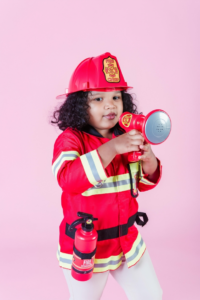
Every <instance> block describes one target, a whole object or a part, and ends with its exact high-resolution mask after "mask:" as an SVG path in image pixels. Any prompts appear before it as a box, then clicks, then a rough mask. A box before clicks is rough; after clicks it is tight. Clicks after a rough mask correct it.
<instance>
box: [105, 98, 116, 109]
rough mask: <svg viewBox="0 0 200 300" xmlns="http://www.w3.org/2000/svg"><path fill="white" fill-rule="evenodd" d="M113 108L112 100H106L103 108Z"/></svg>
mask: <svg viewBox="0 0 200 300" xmlns="http://www.w3.org/2000/svg"><path fill="white" fill-rule="evenodd" d="M113 107H115V101H114V99H113V98H109V99H106V103H105V108H113Z"/></svg>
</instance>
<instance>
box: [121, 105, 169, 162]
mask: <svg viewBox="0 0 200 300" xmlns="http://www.w3.org/2000/svg"><path fill="white" fill-rule="evenodd" d="M119 125H120V126H121V127H122V128H123V129H124V130H125V131H126V132H129V131H130V130H132V129H136V130H138V131H140V132H141V133H142V134H143V136H144V138H145V140H146V141H147V143H149V144H152V145H159V144H161V143H163V142H164V141H166V139H167V138H168V136H169V134H170V132H171V119H170V117H169V115H168V114H167V113H166V112H165V111H164V110H161V109H156V110H153V111H151V112H150V113H148V115H147V116H146V117H145V116H144V115H135V114H132V113H129V112H124V113H123V114H122V115H121V116H120V119H119ZM140 155H142V153H141V151H134V152H130V153H129V154H128V160H129V162H135V161H138V160H139V159H138V157H139V156H140Z"/></svg>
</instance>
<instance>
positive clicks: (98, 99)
mask: <svg viewBox="0 0 200 300" xmlns="http://www.w3.org/2000/svg"><path fill="white" fill-rule="evenodd" d="M94 100H95V101H102V100H103V98H100V97H99V98H95V99H94Z"/></svg>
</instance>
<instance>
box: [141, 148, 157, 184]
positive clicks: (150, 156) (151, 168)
mask: <svg viewBox="0 0 200 300" xmlns="http://www.w3.org/2000/svg"><path fill="white" fill-rule="evenodd" d="M140 149H141V150H143V151H144V153H143V154H142V155H141V156H139V159H140V160H141V161H142V168H143V171H144V173H146V174H148V175H149V176H148V179H149V180H151V181H154V182H156V181H157V180H158V178H159V174H160V173H159V170H158V161H157V159H156V157H155V155H154V153H153V151H152V150H151V145H150V144H148V143H145V144H144V145H140Z"/></svg>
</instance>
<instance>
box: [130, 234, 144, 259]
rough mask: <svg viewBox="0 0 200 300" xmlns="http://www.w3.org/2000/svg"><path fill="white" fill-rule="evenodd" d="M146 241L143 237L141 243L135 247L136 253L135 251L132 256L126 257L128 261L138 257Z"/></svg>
mask: <svg viewBox="0 0 200 300" xmlns="http://www.w3.org/2000/svg"><path fill="white" fill-rule="evenodd" d="M143 243H144V241H143V239H142V238H141V241H140V242H139V244H138V245H137V247H136V249H135V253H133V255H132V256H130V257H129V258H127V259H126V261H127V263H128V262H130V261H132V260H133V259H135V258H136V257H137V255H138V254H139V251H140V248H141V247H142V245H143Z"/></svg>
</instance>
